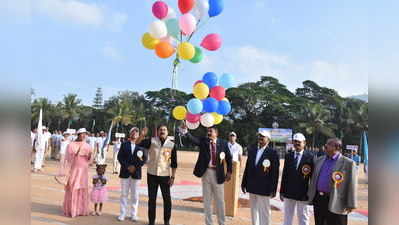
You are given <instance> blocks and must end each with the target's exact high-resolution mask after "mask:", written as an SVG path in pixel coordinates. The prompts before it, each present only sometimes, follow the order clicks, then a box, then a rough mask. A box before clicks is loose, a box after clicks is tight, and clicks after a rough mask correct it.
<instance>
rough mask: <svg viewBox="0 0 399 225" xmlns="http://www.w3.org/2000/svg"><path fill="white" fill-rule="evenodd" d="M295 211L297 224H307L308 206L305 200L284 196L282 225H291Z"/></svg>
mask: <svg viewBox="0 0 399 225" xmlns="http://www.w3.org/2000/svg"><path fill="white" fill-rule="evenodd" d="M295 207H296V213H297V217H298V222H299V225H309V206H308V205H307V204H306V202H303V201H297V200H293V199H289V198H284V225H292V221H293V218H294V214H295Z"/></svg>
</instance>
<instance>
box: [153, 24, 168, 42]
mask: <svg viewBox="0 0 399 225" xmlns="http://www.w3.org/2000/svg"><path fill="white" fill-rule="evenodd" d="M149 33H150V34H151V36H152V37H154V38H158V39H161V38H164V37H166V36H167V35H168V28H166V24H165V22H163V21H162V20H157V21H154V22H152V23H151V24H150V29H149Z"/></svg>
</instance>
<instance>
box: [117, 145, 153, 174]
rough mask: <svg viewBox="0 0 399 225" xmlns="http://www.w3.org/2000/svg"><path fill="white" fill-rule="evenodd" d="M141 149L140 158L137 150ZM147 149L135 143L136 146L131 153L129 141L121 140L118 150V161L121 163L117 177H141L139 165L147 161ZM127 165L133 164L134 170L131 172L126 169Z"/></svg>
mask: <svg viewBox="0 0 399 225" xmlns="http://www.w3.org/2000/svg"><path fill="white" fill-rule="evenodd" d="M138 151H142V152H143V157H142V159H140V158H139V157H138V156H137V152H138ZM147 154H148V153H147V151H146V150H145V149H144V148H142V147H140V146H138V145H137V144H136V147H135V149H134V152H133V154H132V145H131V143H130V141H126V142H123V143H122V145H121V149H120V150H119V152H118V161H119V163H120V164H121V170H120V172H119V177H120V178H129V177H132V178H133V179H138V180H140V179H141V167H142V166H143V165H144V164H145V163H146V162H147ZM129 166H135V167H136V171H135V172H134V173H133V174H131V173H130V172H129V171H128V169H127V168H128V167H129Z"/></svg>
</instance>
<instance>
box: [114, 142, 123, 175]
mask: <svg viewBox="0 0 399 225" xmlns="http://www.w3.org/2000/svg"><path fill="white" fill-rule="evenodd" d="M113 144H114V147H113V152H114V155H113V156H112V160H113V163H112V171H113V174H118V171H119V168H120V164H119V162H118V152H119V149H120V148H121V144H122V143H121V138H117V139H116V140H115V141H114V143H113Z"/></svg>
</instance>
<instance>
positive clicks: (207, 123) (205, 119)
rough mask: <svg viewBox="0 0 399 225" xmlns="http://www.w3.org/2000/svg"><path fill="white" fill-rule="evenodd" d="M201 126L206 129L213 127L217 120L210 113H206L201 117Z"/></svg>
mask: <svg viewBox="0 0 399 225" xmlns="http://www.w3.org/2000/svg"><path fill="white" fill-rule="evenodd" d="M200 121H201V124H202V126H204V127H211V126H213V124H214V123H215V118H214V117H213V116H212V114H210V113H204V114H202V116H201V119H200Z"/></svg>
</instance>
